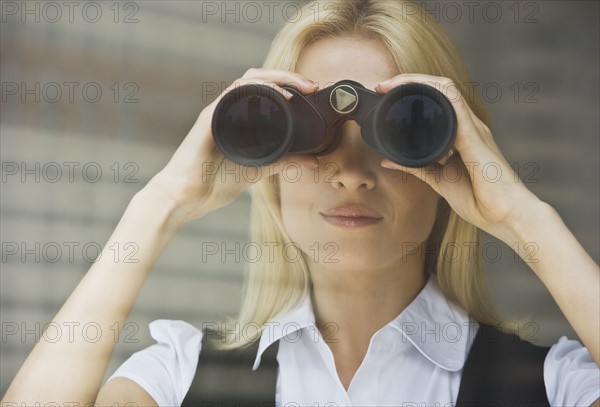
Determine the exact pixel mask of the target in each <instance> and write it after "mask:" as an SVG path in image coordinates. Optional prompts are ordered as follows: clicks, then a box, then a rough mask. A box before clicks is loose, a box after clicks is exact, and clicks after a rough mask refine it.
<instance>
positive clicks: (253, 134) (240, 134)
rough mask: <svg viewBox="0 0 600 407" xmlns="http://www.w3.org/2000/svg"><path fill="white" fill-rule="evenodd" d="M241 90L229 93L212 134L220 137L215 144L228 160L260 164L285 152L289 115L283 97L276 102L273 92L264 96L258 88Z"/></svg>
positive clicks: (288, 133) (262, 89) (289, 128)
mask: <svg viewBox="0 0 600 407" xmlns="http://www.w3.org/2000/svg"><path fill="white" fill-rule="evenodd" d="M253 88H254V89H253ZM240 89H241V90H240ZM240 89H237V90H233V91H231V92H229V93H228V94H227V95H226V96H225V97H224V98H223V103H221V104H220V105H219V107H218V108H217V109H218V110H219V111H218V112H215V117H217V118H218V121H217V123H215V125H214V126H213V133H214V134H216V133H217V132H218V135H219V137H218V138H216V139H215V141H216V142H217V144H218V145H219V147H220V148H221V150H222V151H223V152H224V153H225V154H226V156H228V158H230V159H233V160H235V161H238V162H240V163H243V164H250V163H262V162H264V161H265V159H268V158H269V157H270V156H273V155H279V151H280V150H282V149H285V147H286V145H287V143H288V142H289V140H290V138H291V123H290V122H291V114H290V113H289V111H288V110H287V109H286V108H285V105H283V103H285V102H286V101H285V99H284V98H283V96H281V99H282V100H279V99H278V98H277V97H276V96H275V93H273V92H271V93H270V94H269V95H265V94H264V93H265V90H264V88H258V87H245V88H240Z"/></svg>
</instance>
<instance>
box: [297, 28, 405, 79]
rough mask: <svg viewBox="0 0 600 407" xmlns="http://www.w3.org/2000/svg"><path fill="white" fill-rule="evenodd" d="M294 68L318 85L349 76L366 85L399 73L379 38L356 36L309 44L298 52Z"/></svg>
mask: <svg viewBox="0 0 600 407" xmlns="http://www.w3.org/2000/svg"><path fill="white" fill-rule="evenodd" d="M296 72H298V73H299V74H301V75H304V76H305V77H307V78H309V79H312V80H313V81H315V82H317V83H318V84H319V85H320V87H321V88H323V87H325V86H327V84H333V83H335V82H337V81H339V80H342V79H351V80H355V81H357V82H360V83H362V84H363V85H365V86H366V87H367V88H368V89H373V88H374V87H375V85H377V84H378V83H379V82H381V81H383V80H385V79H389V78H391V77H393V76H395V75H398V74H399V73H400V72H399V71H398V68H397V66H396V64H395V62H394V60H393V59H392V57H391V55H390V53H389V52H388V50H387V48H386V47H385V45H384V44H383V43H382V42H381V41H380V40H377V39H370V38H364V37H359V36H348V37H327V38H323V39H319V40H317V41H315V42H313V43H311V44H309V45H308V46H306V47H305V48H304V50H303V51H302V52H301V53H300V57H299V59H298V63H297V65H296Z"/></svg>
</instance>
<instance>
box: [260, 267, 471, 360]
mask: <svg viewBox="0 0 600 407" xmlns="http://www.w3.org/2000/svg"><path fill="white" fill-rule="evenodd" d="M311 325H315V316H314V312H313V308H312V303H311V299H310V295H309V294H307V295H306V296H305V297H304V298H303V299H302V301H301V302H300V304H299V305H298V306H297V307H295V308H294V309H292V310H290V311H288V312H286V313H284V314H282V315H281V316H280V317H279V318H275V319H273V320H271V321H269V322H267V323H266V327H265V330H264V331H263V334H262V335H261V338H260V342H259V346H258V352H257V355H256V359H255V361H254V366H253V367H252V370H256V369H257V368H258V366H259V365H260V361H261V356H262V354H263V352H264V351H265V350H266V349H267V348H268V347H269V346H270V345H271V344H273V343H274V342H275V341H277V340H279V339H281V338H283V337H284V336H294V335H298V334H295V332H296V331H298V330H301V329H303V328H305V327H307V326H311ZM475 325H476V324H475ZM475 325H474V324H472V323H471V322H470V319H469V316H468V314H467V313H466V312H465V311H464V310H463V309H462V308H461V307H459V306H458V305H456V304H454V303H453V302H451V301H449V300H448V299H447V298H446V297H445V296H444V294H443V293H442V291H441V289H440V287H439V285H438V283H437V281H436V278H435V277H431V278H429V280H428V281H427V283H426V284H425V287H423V289H422V290H421V291H420V292H419V294H418V295H417V296H416V297H415V298H414V300H413V301H412V302H411V303H410V304H409V305H408V306H407V307H406V308H405V309H404V310H403V311H402V312H401V313H400V314H399V315H398V316H397V317H396V318H394V319H393V320H392V321H390V322H389V323H388V324H387V325H386V326H385V327H383V328H381V330H383V329H387V328H388V327H392V328H393V329H395V330H397V332H398V333H399V335H402V339H400V340H402V341H404V342H406V341H408V342H410V343H411V344H412V345H413V346H414V347H415V348H416V349H417V350H418V351H419V352H420V353H421V354H423V356H425V357H426V358H427V359H428V360H430V361H431V362H432V363H434V364H436V365H437V366H439V367H441V368H443V369H445V370H449V371H458V370H461V369H462V367H463V365H464V363H465V360H466V358H467V355H468V345H469V344H470V343H471V341H470V339H471V338H472V337H473V335H474V331H473V329H474V328H476V326H475ZM381 330H380V331H381ZM378 332H379V331H378ZM375 335H377V333H376V334H375Z"/></svg>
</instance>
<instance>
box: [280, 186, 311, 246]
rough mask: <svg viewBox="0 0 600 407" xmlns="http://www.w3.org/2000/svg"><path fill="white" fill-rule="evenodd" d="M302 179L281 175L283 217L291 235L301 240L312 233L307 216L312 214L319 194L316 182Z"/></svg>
mask: <svg viewBox="0 0 600 407" xmlns="http://www.w3.org/2000/svg"><path fill="white" fill-rule="evenodd" d="M304 178H305V177H302V178H300V179H294V178H285V177H282V176H280V177H279V191H280V192H279V193H280V200H281V217H282V220H283V226H284V228H285V230H286V231H287V233H288V235H289V237H290V238H291V239H292V240H293V241H296V242H300V241H302V240H304V239H303V237H306V236H307V234H309V233H311V227H310V222H309V221H308V219H307V217H308V216H310V214H311V208H312V204H313V203H314V202H315V199H316V196H317V195H318V193H317V191H315V190H316V188H315V185H314V183H307V182H306V179H304Z"/></svg>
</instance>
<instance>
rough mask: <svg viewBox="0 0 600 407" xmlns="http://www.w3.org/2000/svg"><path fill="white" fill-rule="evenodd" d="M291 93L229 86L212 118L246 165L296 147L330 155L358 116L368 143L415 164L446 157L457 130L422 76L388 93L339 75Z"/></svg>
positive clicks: (220, 138)
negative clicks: (347, 125)
mask: <svg viewBox="0 0 600 407" xmlns="http://www.w3.org/2000/svg"><path fill="white" fill-rule="evenodd" d="M284 89H286V90H287V91H289V92H291V93H292V95H293V96H292V98H291V99H290V100H289V101H288V100H287V99H285V98H284V97H283V95H281V93H279V92H277V91H275V90H274V89H273V88H271V87H268V86H266V85H259V84H249V85H244V86H240V87H238V88H236V89H233V90H232V91H230V92H228V93H227V94H226V95H225V96H223V98H222V99H221V100H220V101H219V103H218V104H217V106H216V109H215V112H214V115H213V118H212V133H213V137H214V140H215V143H216V144H217V146H218V147H219V148H220V150H221V151H222V152H223V154H224V155H225V157H227V158H229V159H230V160H232V161H235V162H237V163H239V164H242V165H264V164H268V163H271V162H273V161H276V160H278V159H279V158H281V157H283V156H284V155H286V154H289V153H309V154H314V155H317V156H319V155H325V154H328V153H329V152H331V151H333V149H335V147H336V146H337V145H338V144H339V142H340V139H341V137H342V134H341V126H340V124H342V123H343V122H344V121H346V120H354V121H356V123H358V124H359V125H360V127H361V135H362V138H363V140H364V141H365V143H366V144H367V145H369V146H370V147H371V148H373V149H374V150H376V151H378V152H379V153H381V154H383V155H384V156H385V157H387V158H389V159H390V160H392V161H394V162H396V163H398V164H401V165H405V166H408V167H422V166H425V165H427V164H430V163H435V162H437V161H439V160H440V159H441V158H442V157H444V155H446V154H447V153H448V151H449V150H450V148H451V147H452V145H453V144H454V140H455V137H456V128H457V121H456V113H455V111H454V109H453V107H452V104H451V103H450V101H449V100H448V99H447V98H446V97H445V96H444V95H443V94H442V93H441V92H439V91H438V90H437V89H435V88H433V87H431V86H429V85H425V84H422V83H407V84H403V85H400V86H398V87H396V88H394V89H392V90H391V91H389V92H388V93H386V94H384V95H380V94H378V93H375V92H372V91H370V90H368V89H366V88H365V87H364V86H363V85H361V84H360V83H358V82H355V81H351V80H343V81H339V82H337V83H335V84H333V85H331V86H329V87H326V88H324V89H321V90H318V91H316V92H314V93H312V94H309V95H302V94H301V93H300V92H298V91H297V90H296V89H294V88H292V87H284Z"/></svg>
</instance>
